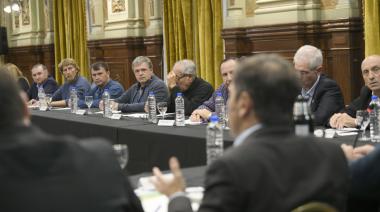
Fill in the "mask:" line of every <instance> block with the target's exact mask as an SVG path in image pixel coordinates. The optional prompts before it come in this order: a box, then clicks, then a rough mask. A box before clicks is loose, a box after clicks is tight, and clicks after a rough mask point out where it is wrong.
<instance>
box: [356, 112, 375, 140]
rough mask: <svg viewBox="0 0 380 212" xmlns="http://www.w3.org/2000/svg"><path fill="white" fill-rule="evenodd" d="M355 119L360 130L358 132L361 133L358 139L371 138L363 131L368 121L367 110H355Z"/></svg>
mask: <svg viewBox="0 0 380 212" xmlns="http://www.w3.org/2000/svg"><path fill="white" fill-rule="evenodd" d="M356 121H357V123H358V125H359V126H360V132H359V133H361V136H360V137H359V141H369V140H371V138H370V137H368V136H367V135H366V133H365V131H366V129H367V127H368V125H369V122H370V118H369V114H368V112H367V111H365V110H358V111H356Z"/></svg>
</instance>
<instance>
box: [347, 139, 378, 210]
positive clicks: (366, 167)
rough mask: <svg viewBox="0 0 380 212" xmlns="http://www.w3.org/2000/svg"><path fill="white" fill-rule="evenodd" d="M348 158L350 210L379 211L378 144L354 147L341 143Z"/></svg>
mask: <svg viewBox="0 0 380 212" xmlns="http://www.w3.org/2000/svg"><path fill="white" fill-rule="evenodd" d="M342 149H343V150H344V152H345V154H346V157H347V159H348V160H350V161H351V162H350V173H351V183H350V184H351V186H350V192H349V196H350V199H351V206H350V209H352V210H351V211H355V210H353V209H354V208H357V209H358V210H357V211H359V209H360V211H379V209H380V169H379V168H378V166H379V164H380V145H376V146H372V145H364V146H360V147H356V148H355V149H354V148H353V147H352V146H348V145H345V144H343V145H342Z"/></svg>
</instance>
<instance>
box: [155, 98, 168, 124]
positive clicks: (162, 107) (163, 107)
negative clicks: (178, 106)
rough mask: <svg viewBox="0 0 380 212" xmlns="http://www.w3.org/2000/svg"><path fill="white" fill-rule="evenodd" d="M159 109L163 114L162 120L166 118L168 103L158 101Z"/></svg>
mask: <svg viewBox="0 0 380 212" xmlns="http://www.w3.org/2000/svg"><path fill="white" fill-rule="evenodd" d="M157 109H158V112H160V115H161V116H162V120H164V119H165V113H166V111H167V110H168V105H167V103H166V102H159V103H157Z"/></svg>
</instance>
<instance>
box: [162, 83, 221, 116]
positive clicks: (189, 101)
mask: <svg viewBox="0 0 380 212" xmlns="http://www.w3.org/2000/svg"><path fill="white" fill-rule="evenodd" d="M178 92H181V90H180V89H179V87H178V86H175V87H174V88H173V89H172V90H171V91H170V96H169V101H168V112H169V113H173V112H175V98H176V97H177V93H178ZM213 92H214V88H213V87H212V86H211V84H210V83H208V82H206V81H204V80H203V79H202V78H199V77H196V78H195V79H194V81H193V82H192V83H191V85H190V87H189V89H187V90H186V91H184V92H182V94H183V95H182V97H183V99H184V100H185V115H186V116H189V115H191V113H192V112H193V111H194V110H195V109H197V108H198V107H199V106H200V105H201V104H202V103H203V102H205V101H207V100H208V99H209V98H210V97H211V96H212V93H213Z"/></svg>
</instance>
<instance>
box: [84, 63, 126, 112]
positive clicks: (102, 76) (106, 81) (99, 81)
mask: <svg viewBox="0 0 380 212" xmlns="http://www.w3.org/2000/svg"><path fill="white" fill-rule="evenodd" d="M91 76H92V80H93V81H94V84H95V87H93V88H92V89H91V90H90V92H89V93H87V94H86V96H92V97H93V99H94V101H93V102H92V105H91V107H93V108H98V107H99V103H100V101H101V99H102V96H103V93H104V91H105V90H108V92H109V94H110V96H111V99H116V98H118V97H120V96H121V94H123V92H124V88H123V86H122V85H121V84H120V83H118V82H116V81H114V80H112V79H111V77H110V70H109V68H108V65H107V63H105V62H96V63H94V64H92V65H91ZM78 104H79V107H81V108H86V107H87V105H86V103H85V101H84V98H83V99H79V103H78Z"/></svg>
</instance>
